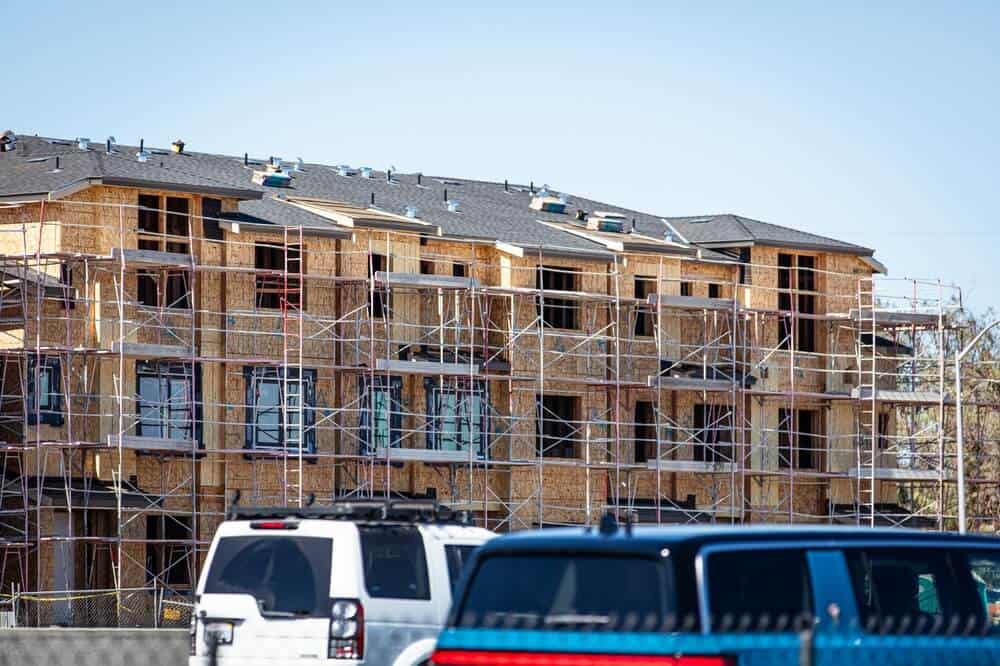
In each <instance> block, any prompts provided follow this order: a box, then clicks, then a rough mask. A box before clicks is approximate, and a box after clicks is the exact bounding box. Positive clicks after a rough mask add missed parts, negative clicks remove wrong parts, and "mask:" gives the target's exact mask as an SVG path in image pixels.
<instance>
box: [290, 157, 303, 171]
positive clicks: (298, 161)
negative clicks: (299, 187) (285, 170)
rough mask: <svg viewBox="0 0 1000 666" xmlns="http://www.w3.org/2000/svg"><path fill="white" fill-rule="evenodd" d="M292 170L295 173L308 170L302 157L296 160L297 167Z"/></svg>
mask: <svg viewBox="0 0 1000 666" xmlns="http://www.w3.org/2000/svg"><path fill="white" fill-rule="evenodd" d="M292 168H293V169H294V170H295V171H299V172H302V171H305V170H306V163H305V162H303V161H302V158H301V157H296V158H295V166H294V167H292Z"/></svg>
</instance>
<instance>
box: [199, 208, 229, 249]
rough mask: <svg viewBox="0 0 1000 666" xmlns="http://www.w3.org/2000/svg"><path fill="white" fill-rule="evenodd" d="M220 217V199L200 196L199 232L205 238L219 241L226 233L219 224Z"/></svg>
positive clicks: (223, 238)
mask: <svg viewBox="0 0 1000 666" xmlns="http://www.w3.org/2000/svg"><path fill="white" fill-rule="evenodd" d="M221 217H222V199H216V198H214V197H202V198H201V234H202V236H203V237H204V239H205V240H211V241H221V240H225V239H226V234H225V232H224V231H223V230H222V227H221V226H219V218H221Z"/></svg>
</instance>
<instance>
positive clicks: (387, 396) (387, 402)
mask: <svg viewBox="0 0 1000 666" xmlns="http://www.w3.org/2000/svg"><path fill="white" fill-rule="evenodd" d="M358 390H359V391H360V392H361V401H360V402H361V416H360V435H361V450H362V452H363V453H375V451H376V449H379V448H387V447H398V446H399V445H400V444H401V443H402V439H403V404H402V400H403V378H402V377H386V376H385V375H375V376H374V377H369V376H367V375H363V376H362V377H361V378H360V381H359V389H358Z"/></svg>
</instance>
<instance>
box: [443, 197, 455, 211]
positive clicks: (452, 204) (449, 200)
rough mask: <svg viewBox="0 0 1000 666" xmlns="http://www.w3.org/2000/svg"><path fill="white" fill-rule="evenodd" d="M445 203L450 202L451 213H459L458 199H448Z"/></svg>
mask: <svg viewBox="0 0 1000 666" xmlns="http://www.w3.org/2000/svg"><path fill="white" fill-rule="evenodd" d="M445 203H447V204H448V212H449V213H457V212H458V202H457V201H455V200H454V199H448V201H446V202H445Z"/></svg>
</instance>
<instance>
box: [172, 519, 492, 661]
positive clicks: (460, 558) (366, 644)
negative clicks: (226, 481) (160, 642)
mask: <svg viewBox="0 0 1000 666" xmlns="http://www.w3.org/2000/svg"><path fill="white" fill-rule="evenodd" d="M460 518H461V516H460V515H459V514H453V513H452V512H451V511H449V510H447V509H445V508H442V507H438V506H437V505H436V504H427V503H415V502H369V501H363V502H338V503H336V504H334V505H333V506H331V507H306V508H298V509H272V508H237V509H234V510H233V511H232V512H231V514H230V516H229V520H227V521H226V522H224V523H222V525H220V526H219V530H218V532H216V534H215V539H214V540H213V541H212V546H211V548H210V549H209V551H208V559H207V561H206V563H205V564H206V566H205V567H204V569H203V571H202V575H201V579H200V580H199V581H198V590H197V595H196V597H195V608H194V613H193V616H192V621H191V655H192V656H191V659H190V661H189V664H190V666H208V664H212V663H218V664H219V665H220V666H224V665H225V664H268V665H272V664H295V665H296V666H303V665H306V664H320V663H322V664H327V665H328V666H332V665H333V664H337V665H339V664H344V665H345V666H347V665H350V664H370V665H378V666H414V665H416V664H423V663H425V662H426V661H427V660H428V659H429V657H430V655H431V653H432V652H433V650H434V641H435V638H436V637H437V634H438V632H439V631H440V630H441V627H442V626H443V624H444V620H445V617H446V616H447V613H448V609H449V607H450V606H451V598H452V592H453V590H454V588H455V585H456V584H457V583H458V579H459V577H460V575H461V572H462V568H463V565H464V564H465V562H466V560H467V559H468V557H469V555H470V554H471V552H472V551H473V550H474V549H475V548H476V547H477V546H479V545H480V544H482V543H484V542H485V541H487V540H488V539H490V538H492V537H493V536H495V535H494V534H493V533H492V532H489V531H487V530H484V529H481V528H478V527H469V526H467V525H465V524H464V523H465V522H467V521H464V520H461V519H460ZM213 651H214V652H215V654H214V655H213V654H212V652H213Z"/></svg>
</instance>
